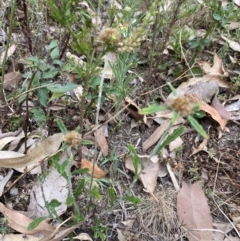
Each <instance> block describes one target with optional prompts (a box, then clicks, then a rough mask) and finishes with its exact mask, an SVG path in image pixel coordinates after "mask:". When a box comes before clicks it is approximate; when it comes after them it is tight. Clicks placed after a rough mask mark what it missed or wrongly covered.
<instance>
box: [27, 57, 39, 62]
mask: <svg viewBox="0 0 240 241" xmlns="http://www.w3.org/2000/svg"><path fill="white" fill-rule="evenodd" d="M27 60H30V61H32V62H35V63H38V62H39V59H38V57H37V56H30V57H28V58H27Z"/></svg>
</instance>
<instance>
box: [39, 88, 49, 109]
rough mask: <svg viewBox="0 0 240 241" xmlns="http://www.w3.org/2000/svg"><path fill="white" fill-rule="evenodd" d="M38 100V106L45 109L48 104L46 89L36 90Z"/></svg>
mask: <svg viewBox="0 0 240 241" xmlns="http://www.w3.org/2000/svg"><path fill="white" fill-rule="evenodd" d="M37 95H38V100H39V102H40V104H41V105H42V106H43V107H45V108H47V102H48V90H47V89H46V88H41V89H38V90H37Z"/></svg>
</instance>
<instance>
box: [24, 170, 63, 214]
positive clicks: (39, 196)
mask: <svg viewBox="0 0 240 241" xmlns="http://www.w3.org/2000/svg"><path fill="white" fill-rule="evenodd" d="M67 197H68V187H67V180H66V179H65V178H64V177H63V176H62V175H61V174H60V173H59V172H58V171H57V170H56V169H51V171H50V173H49V174H48V175H47V177H46V178H45V180H44V182H43V183H42V182H40V181H38V182H37V183H36V184H35V185H34V186H33V188H32V192H31V194H30V203H29V206H28V212H29V213H31V215H32V216H31V218H38V217H45V216H48V215H49V213H48V209H47V208H46V205H45V202H46V201H47V202H51V200H53V199H57V200H58V202H59V203H60V205H59V206H58V207H56V208H55V210H56V213H57V215H58V216H61V215H62V214H63V213H64V212H65V211H66V209H67V205H66V200H67Z"/></svg>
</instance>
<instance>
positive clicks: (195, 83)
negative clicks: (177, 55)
mask: <svg viewBox="0 0 240 241" xmlns="http://www.w3.org/2000/svg"><path fill="white" fill-rule="evenodd" d="M234 2H235V4H237V1H234ZM81 4H82V5H84V6H85V8H86V10H87V12H88V13H89V14H90V16H91V17H92V21H93V24H96V23H98V24H99V26H97V28H98V29H100V28H101V27H102V26H101V25H102V22H101V19H97V15H96V14H95V13H94V11H93V10H92V8H90V7H89V5H88V4H87V2H83V3H81ZM112 4H113V5H114V4H115V6H117V8H119V9H121V5H120V4H118V3H117V2H116V3H112ZM166 5H167V6H165V9H168V8H169V6H170V5H171V1H168V2H167V4H166ZM202 10H204V11H202ZM205 11H206V9H205V8H204V7H203V8H202V9H201V10H198V11H196V13H195V14H194V16H195V17H196V18H197V17H199V15H200V16H202V15H203V14H204V12H205ZM184 21H186V22H188V23H189V25H192V23H193V21H194V20H193V18H191V19H186V20H184ZM234 28H236V27H234ZM204 31H205V30H204V29H200V30H198V29H197V30H196V31H195V32H196V35H195V36H192V37H196V36H198V37H201V36H202V35H201V34H204ZM222 38H223V39H224V40H225V41H226V42H228V44H229V46H230V47H231V48H232V49H234V50H236V51H239V50H238V45H237V43H236V42H233V41H231V40H229V39H227V38H226V37H224V36H222ZM14 48H15V46H14V47H11V48H10V49H11V51H9V53H7V55H8V56H11V55H12V54H13V52H14V51H15V49H14ZM1 57H2V55H1ZM74 57H76V61H77V62H81V59H80V58H78V57H77V56H74ZM198 63H199V65H200V66H201V67H202V70H203V72H204V75H203V76H202V77H200V78H192V79H190V80H188V81H187V82H185V83H183V85H182V87H186V88H189V87H193V88H191V90H192V91H193V92H191V90H190V89H188V90H185V92H184V94H186V95H190V96H191V95H192V96H194V97H193V98H194V101H196V103H201V105H200V106H202V107H200V109H202V110H203V111H205V112H206V113H208V114H209V115H210V116H211V117H212V118H213V119H214V120H216V122H217V123H218V124H219V125H220V127H221V129H222V130H225V126H226V124H227V121H228V120H230V119H231V118H232V117H231V116H230V115H229V113H228V112H227V111H225V110H226V109H227V108H224V107H223V105H222V104H221V103H220V102H219V101H218V100H217V94H216V93H218V89H217V88H216V90H214V91H209V92H214V94H215V97H214V98H213V101H211V99H212V95H209V93H207V95H206V96H204V95H205V94H206V93H205V92H206V91H201V89H202V90H208V89H209V88H208V87H206V86H207V85H204V84H203V83H202V82H204V83H205V84H209V82H211V81H212V82H213V83H214V84H215V86H216V83H217V87H224V88H229V87H230V84H229V82H228V81H227V78H228V76H229V75H228V73H227V71H226V70H225V68H224V67H223V61H222V59H221V58H220V57H219V56H218V55H217V54H214V60H213V64H212V65H211V64H209V62H206V61H199V62H198ZM81 64H82V66H83V67H84V66H85V64H86V63H85V62H84V61H82V62H81ZM108 67H109V66H108ZM100 70H101V68H99V71H100ZM13 73H14V72H10V74H11V75H13ZM11 75H9V77H8V76H7V75H5V77H6V78H5V81H9V83H10V84H11V85H10V87H9V89H11V88H12V87H14V85H15V83H14V81H15V80H14V78H12V77H15V76H11ZM10 77H11V78H10ZM112 77H113V75H112V71H111V69H110V68H108V78H109V79H112ZM11 82H13V83H11ZM5 88H6V86H5ZM6 89H8V87H7V88H6ZM178 90H179V89H178ZM178 90H177V91H178ZM194 93H195V94H196V93H197V96H195V95H194ZM78 95H79V98H78V100H80V99H81V94H78ZM190 98H191V97H190ZM192 100H193V99H192ZM205 102H208V103H205ZM209 102H211V104H210V103H209ZM52 108H53V109H54V107H53V106H52ZM60 109H63V107H62V106H61V108H60ZM138 109H139V107H138V106H137V110H135V109H134V108H132V109H131V108H130V109H129V110H128V113H130V115H131V116H132V117H133V118H135V119H136V120H137V121H139V120H140V121H143V122H144V123H145V124H146V123H147V122H146V118H145V116H141V115H139V114H138ZM214 110H215V111H214ZM238 110H239V109H236V111H238ZM160 116H161V117H160ZM155 117H156V116H155ZM155 117H153V118H155ZM171 117H172V113H171V112H170V113H168V116H167V114H165V115H164V114H163V113H160V114H159V117H156V118H162V119H161V120H160V121H159V123H160V122H161V123H160V127H158V128H159V129H160V130H161V128H162V129H164V128H163V127H164V125H163V123H164V122H167V123H169V118H171ZM182 123H183V124H186V123H185V120H183V122H182ZM136 127H138V126H136ZM148 127H149V128H150V127H151V124H148ZM165 127H166V126H165ZM158 128H157V129H158ZM135 129H137V128H135ZM159 129H158V131H157V134H156V133H155V135H156V136H154V135H153V136H150V137H149V138H145V139H143V140H142V142H143V143H145V145H143V151H144V152H145V153H148V151H149V149H150V148H151V147H152V146H153V145H154V144H155V143H156V142H157V141H158V139H159V138H160V137H161V135H162V134H161V131H159ZM99 133H100V136H97V144H98V146H99V147H100V150H101V152H102V153H103V155H104V156H105V157H108V156H109V146H108V141H107V139H106V137H107V136H106V135H105V133H104V131H103V130H101V129H100V131H99ZM127 133H130V132H127ZM111 134H112V133H110V135H109V137H111ZM131 134H132V135H134V134H135V131H134V132H133V133H132V132H131ZM60 137H61V135H59V136H57V138H56V139H54V142H55V141H56V142H57V143H56V146H55V147H54V148H52V150H53V149H54V151H50V149H51V148H49V145H45V144H44V141H43V142H40V143H39V144H38V145H37V146H38V147H39V148H40V149H41V148H42V147H44V148H46V153H45V154H44V155H43V154H42V155H41V156H40V157H41V158H37V157H36V158H31V160H32V162H33V164H35V163H36V164H37V163H39V162H40V161H41V160H43V159H45V158H47V157H49V156H51V155H53V154H55V152H56V151H57V150H58V149H59V146H60V142H62V140H60V139H61V138H60ZM58 138H59V140H58V141H57V139H58ZM9 140H10V139H9ZM9 140H7V141H6V140H4V142H3V143H4V144H2V147H4V146H6V145H7V144H8V143H9ZM12 140H13V139H12ZM12 140H10V142H11V141H12ZM146 140H147V141H148V142H150V143H148V142H146ZM0 143H1V142H0ZM146 143H147V144H146ZM48 144H49V143H48ZM182 145H185V142H184V139H183V141H182V140H181V139H180V138H178V139H176V140H175V142H172V143H170V145H169V149H170V151H173V150H175V151H176V149H178V148H181V146H182ZM206 145H207V141H206V139H205V140H203V142H202V143H201V144H200V146H199V147H198V148H197V149H198V150H197V151H201V150H205V149H206ZM110 148H111V147H110ZM35 149H36V148H35ZM33 150H34V149H33ZM29 153H35V156H38V152H37V151H35V152H34V151H31V152H29ZM85 153H86V155H87V156H90V153H89V151H88V149H85ZM175 153H176V152H175ZM209 153H210V152H209ZM83 154H84V153H83ZM192 154H193V153H192ZM194 154H197V152H195V153H194ZM17 155H20V154H17ZM28 155H29V154H27V155H26V156H24V158H22V157H20V158H14V159H16V160H14V163H15V161H17V159H18V161H20V162H21V160H24V162H25V163H24V165H23V164H22V165H21V168H25V167H26V166H25V165H26V163H28V161H29V160H30V158H28V157H29V156H28ZM178 155H179V153H178ZM92 156H94V155H93V154H92ZM169 156H170V154H169ZM31 157H33V154H32V156H31ZM175 157H176V159H177V158H179V156H178V157H177V156H175ZM7 159H8V161H11V160H13V157H12V156H8V157H7ZM40 159H41V160H40ZM145 159H147V161H144V160H145ZM141 160H142V164H145V165H146V167H145V168H143V167H142V166H141V165H140V166H139V170H141V171H142V173H141V174H140V175H139V179H140V180H141V182H142V184H143V187H144V188H145V189H146V190H147V191H150V193H154V199H153V198H152V196H149V199H148V200H147V202H149V203H150V205H149V206H148V209H147V208H146V206H144V205H145V204H147V202H146V203H144V205H143V206H141V208H140V209H139V213H138V215H139V217H141V218H140V219H139V220H138V221H139V224H140V226H141V225H142V227H141V228H142V230H145V228H146V227H147V228H149V227H151V226H153V227H154V228H153V230H154V232H155V231H156V232H155V233H157V232H158V234H159V235H160V236H161V234H163V235H162V237H164V238H165V237H167V235H170V234H171V233H174V232H175V230H172V229H171V228H172V227H175V226H176V225H175V224H176V223H177V220H176V219H174V218H175V217H174V209H175V208H176V207H175V203H176V201H175V200H174V198H173V199H171V198H172V197H173V196H174V194H176V192H175V190H173V193H171V192H170V193H167V194H166V195H163V194H164V190H163V192H160V193H158V191H159V190H158V188H159V187H158V181H157V178H158V177H159V176H160V177H161V178H163V177H166V176H167V173H168V172H169V174H170V173H171V174H170V175H173V176H176V177H179V180H177V182H178V181H179V182H181V172H178V171H175V170H173V169H174V168H172V167H171V165H170V164H169V162H167V164H165V163H162V162H161V163H160V165H158V164H159V161H158V158H157V161H156V160H153V159H152V160H149V156H148V155H147V156H144V157H143V156H142V157H141ZM4 161H6V160H5V157H4V158H3V163H4ZM0 163H1V161H0ZM129 163H131V160H130V161H129V160H128V159H127V160H126V167H127V164H128V165H129ZM147 163H150V165H149V166H148V164H147ZM156 164H157V165H156ZM0 165H1V164H0ZM16 165H19V163H17V164H16V163H15V167H14V166H13V165H12V166H8V167H7V168H17V167H16ZM82 167H83V168H87V169H88V171H89V174H90V175H91V174H93V177H96V178H103V177H105V175H106V174H107V173H105V172H104V171H103V170H101V169H100V168H99V167H98V166H95V168H96V171H94V172H93V169H94V168H93V162H90V161H88V159H83V161H82ZM28 168H29V167H28ZM127 168H129V170H131V171H132V172H133V173H134V172H135V170H134V168H132V167H131V168H130V167H129V166H128V167H127ZM166 169H168V171H166ZM170 169H171V172H170ZM157 171H159V172H162V173H161V174H159V172H158V175H156V172H157ZM22 172H24V170H23V169H22ZM110 172H111V170H110ZM53 174H54V169H50V174H49V175H50V177H51V175H53ZM55 174H56V173H55ZM134 174H135V175H136V174H139V173H134ZM141 175H142V176H141ZM151 176H152V177H151ZM176 177H175V179H176ZM59 178H60V177H59V176H54V175H53V178H50V179H49V180H46V185H49V183H51V182H53V181H55V182H56V186H54V187H53V188H54V189H56V190H58V191H59V190H60V187H61V186H66V182H65V181H63V180H59ZM211 178H212V177H211ZM60 179H61V178H60ZM209 179H210V176H209ZM165 184H166V183H165ZM165 184H164V185H165ZM208 184H209V185H210V186H211V185H212V184H211V182H210V183H208ZM4 185H5V184H4ZM164 185H160V188H163V189H164V188H165V186H164ZM186 185H187V184H185V183H183V188H182V189H181V190H180V192H179V196H180V200H181V196H184V195H183V194H182V192H183V190H184V189H185V192H188V191H189V190H190V191H189V192H188V194H189V193H190V194H191V195H190V196H191V197H192V201H191V200H187V201H186V203H188V204H189V202H190V204H189V207H191V208H192V212H193V213H194V214H195V213H197V214H198V211H199V212H202V213H205V214H206V213H207V214H206V217H205V218H206V219H207V218H208V217H209V213H208V212H207V211H206V210H207V208H206V206H207V205H205V204H206V197H205V196H204V194H203V192H201V191H200V190H201V189H199V186H196V184H193V185H189V186H188V187H186ZM156 187H157V188H156ZM45 188H46V190H48V192H49V193H51V190H50V191H49V189H48V188H47V187H46V186H45V187H44V189H45ZM176 189H177V188H176ZM186 189H189V190H188V191H186ZM40 191H42V190H40V188H39V183H36V185H35V186H34V188H33V189H32V194H33V193H34V192H35V193H34V195H35V196H37V195H38V193H40ZM59 192H60V191H59ZM55 195H56V196H55ZM60 196H61V194H59V193H58V194H54V195H53V196H51V197H50V198H49V200H51V198H54V197H57V199H59V200H61V198H63V200H62V203H64V202H65V200H66V195H63V197H60ZM163 196H164V198H162V197H163ZM161 198H162V199H161ZM168 198H170V199H171V200H170V201H169V200H168ZM156 199H157V200H160V199H161V200H162V201H159V202H156ZM198 199H199V200H202V201H203V203H204V205H205V206H204V205H203V204H202V203H201V205H199V206H194V205H196V203H195V201H196V202H197V201H198ZM39 201H42V198H41V197H39ZM152 201H153V202H152ZM178 202H180V201H179V200H178ZM184 202H185V201H184ZM36 204H37V205H39V206H40V208H41V209H44V205H43V204H42V203H41V204H40V202H39V203H38V200H34V205H36ZM184 204H185V203H184ZM155 205H159V206H158V209H155ZM170 206H171V208H169V207H170ZM64 208H66V207H64ZM144 208H146V210H147V211H146V212H145V210H144V212H145V213H144V212H143V209H144ZM168 208H169V209H168ZM184 208H185V207H184V205H180V207H179V206H178V207H177V209H178V212H179V213H181V210H182V209H184ZM1 209H2V212H3V213H5V211H6V210H4V209H3V208H1ZM170 209H171V212H172V213H171V212H168V211H167V210H170ZM186 210H187V209H186ZM45 211H46V210H45ZM187 211H188V210H187ZM61 212H62V213H64V212H65V210H64V209H63V211H61ZM61 212H59V213H58V214H59V215H60V214H61ZM40 214H41V213H40ZM40 214H38V215H40ZM41 215H43V213H42V214H41ZM41 215H40V216H41ZM181 215H182V214H181ZM181 215H180V216H181ZM198 215H199V214H198ZM36 216H37V215H36ZM183 216H184V215H183ZM190 216H191V215H190ZM193 216H194V215H193ZM16 217H17V216H16ZM126 217H127V216H126ZM126 217H125V218H126ZM137 218H138V217H137ZM171 218H172V219H171ZM181 218H182V217H179V220H180V219H181ZM191 218H192V217H189V216H187V218H186V216H184V217H183V219H184V220H185V219H187V222H186V223H187V225H188V221H189V220H188V219H191ZM194 218H195V219H194V223H195V226H196V227H188V226H187V225H186V227H188V228H189V230H190V229H192V228H197V229H198V228H200V229H202V224H203V222H201V220H200V221H199V219H201V218H199V219H196V216H195V217H194ZM159 220H160V221H159ZM162 220H164V221H163V222H161V221H162ZM208 221H209V220H208ZM10 223H11V221H10ZM143 223H144V224H146V223H147V225H143ZM159 223H160V225H162V228H160V229H159ZM209 223H210V221H209ZM119 224H120V223H119ZM121 224H122V225H125V229H129V230H130V231H129V233H131V229H132V223H131V222H130V220H128V221H123V222H121ZM119 226H120V225H119ZM76 227H78V225H75V226H73V227H72V228H70V229H68V231H66V232H65V234H62V236H61V237H60V236H59V237H56V238H53V239H52V238H51V235H52V234H53V233H54V231H56V229H54V231H53V230H52V231H51V232H49V234H48V240H50V239H51V240H60V239H61V238H63V237H64V235H67V233H68V232H71V231H72V230H73V229H74V228H76ZM209 227H210V225H209ZM19 230H20V229H19ZM191 234H194V235H196V236H198V238H200V239H198V240H203V239H205V236H204V232H197V231H190V232H189V233H188V235H190V236H189V240H196V239H195V238H194V237H193V236H191ZM207 236H208V235H207ZM129 237H130V236H129ZM158 237H159V236H158ZM84 238H85V239H86V240H92V239H91V237H90V236H89V235H88V234H80V235H78V236H76V237H74V239H79V240H81V239H84ZM123 238H124V237H121V239H123ZM234 238H235V237H233V239H234ZM121 239H120V238H119V240H121ZM29 240H31V237H29ZM169 240H170V239H169ZM207 240H210V238H209V237H207Z"/></svg>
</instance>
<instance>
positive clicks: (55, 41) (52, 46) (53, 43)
mask: <svg viewBox="0 0 240 241" xmlns="http://www.w3.org/2000/svg"><path fill="white" fill-rule="evenodd" d="M56 47H58V43H57V40H55V39H54V40H52V41H51V43H50V44H49V45H48V46H47V49H48V50H50V49H53V48H56Z"/></svg>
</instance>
